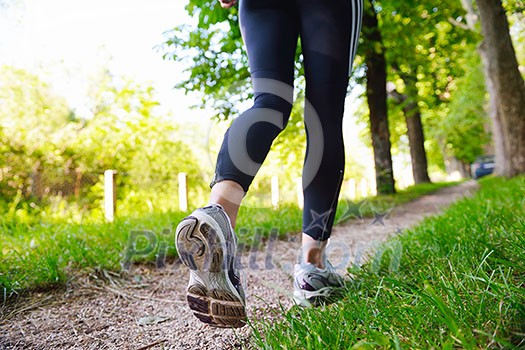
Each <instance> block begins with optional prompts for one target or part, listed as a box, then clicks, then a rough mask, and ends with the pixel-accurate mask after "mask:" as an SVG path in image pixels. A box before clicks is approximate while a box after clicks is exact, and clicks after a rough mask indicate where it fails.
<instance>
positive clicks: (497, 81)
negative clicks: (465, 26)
mask: <svg viewBox="0 0 525 350" xmlns="http://www.w3.org/2000/svg"><path fill="white" fill-rule="evenodd" d="M477 5H478V9H479V14H480V20H481V33H482V34H483V38H484V39H483V42H482V44H481V45H480V54H481V58H482V61H483V64H484V67H485V76H486V82H487V88H488V91H489V95H490V117H491V119H492V123H493V135H494V142H495V147H496V169H495V173H496V174H499V175H504V176H508V177H510V176H514V175H517V174H520V173H525V84H524V81H523V77H522V76H521V74H520V71H519V69H518V63H517V60H516V53H515V51H514V47H513V45H512V40H511V38H510V33H509V24H508V21H507V16H506V13H505V10H504V8H503V6H502V3H501V1H500V0H478V1H477Z"/></svg>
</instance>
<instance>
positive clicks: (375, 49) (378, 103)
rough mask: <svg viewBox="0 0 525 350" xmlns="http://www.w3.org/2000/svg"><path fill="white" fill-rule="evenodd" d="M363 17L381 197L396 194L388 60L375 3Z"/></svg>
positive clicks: (371, 121)
mask: <svg viewBox="0 0 525 350" xmlns="http://www.w3.org/2000/svg"><path fill="white" fill-rule="evenodd" d="M364 12H365V13H364V16H363V34H364V39H365V42H366V43H365V60H366V67H367V71H366V78H367V79H366V95H367V100H368V108H369V109H370V132H371V134H372V147H373V149H374V163H375V171H376V188H377V193H378V194H389V193H395V185H394V171H393V168H392V155H391V151H390V147H391V145H390V132H389V130H388V114H387V92H386V75H387V73H386V60H385V54H384V45H383V41H382V38H381V32H380V31H379V23H378V20H377V14H376V12H375V9H374V6H373V2H372V0H369V1H368V6H366V9H365V11H364Z"/></svg>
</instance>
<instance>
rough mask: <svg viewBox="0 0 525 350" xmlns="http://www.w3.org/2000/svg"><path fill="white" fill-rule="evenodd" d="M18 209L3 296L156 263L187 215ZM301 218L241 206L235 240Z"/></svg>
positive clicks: (287, 208)
mask: <svg viewBox="0 0 525 350" xmlns="http://www.w3.org/2000/svg"><path fill="white" fill-rule="evenodd" d="M447 185H450V184H432V185H418V186H414V187H412V188H410V189H408V190H406V191H403V192H400V193H399V194H398V195H396V196H383V197H377V198H370V199H367V200H366V201H365V202H362V203H360V204H359V209H362V210H361V211H362V213H363V215H371V214H372V210H371V208H375V209H376V210H379V209H377V208H380V209H381V210H384V208H390V207H392V206H394V205H396V204H399V203H401V202H406V201H408V200H411V199H414V198H416V197H418V196H421V195H423V194H426V193H429V192H432V191H435V190H437V189H438V188H441V187H443V186H447ZM349 205H354V204H349V202H346V201H343V203H341V204H340V208H339V214H338V219H339V220H340V219H342V216H343V215H342V214H343V213H344V211H345V210H346V209H347V208H348V206H349ZM24 213H25V214H24ZM22 214H24V217H25V219H24V220H20V215H19V216H18V217H17V218H16V219H8V217H7V216H4V217H3V218H0V294H4V295H6V296H7V295H11V294H14V293H17V292H18V291H23V290H30V289H33V290H34V289H40V290H46V289H50V288H55V287H57V286H60V285H64V284H65V283H66V282H67V280H68V279H69V278H70V277H71V276H72V275H74V274H76V273H79V272H82V271H86V270H88V271H94V270H111V271H119V270H121V266H122V264H123V263H124V264H128V265H129V264H131V263H134V262H148V263H155V264H157V265H159V264H162V263H163V262H164V261H165V258H166V257H176V251H175V247H174V225H176V223H178V222H179V221H180V220H181V219H182V218H183V217H184V216H186V215H187V213H182V212H173V213H166V214H155V215H147V216H144V217H137V218H119V219H118V220H116V222H114V223H112V224H107V223H96V222H89V221H87V220H86V221H85V222H83V223H81V224H75V223H71V222H60V221H58V222H57V221H56V220H53V221H50V220H46V219H45V218H44V219H42V218H39V217H37V216H31V215H30V213H29V212H28V213H26V212H25V211H24V212H23V213H22ZM343 219H344V218H343ZM301 221H302V211H301V210H300V209H299V208H298V207H297V206H294V205H283V206H281V207H280V208H278V209H276V210H274V209H271V208H249V207H243V208H241V211H240V214H239V220H238V224H237V232H238V236H239V242H240V243H242V244H244V246H245V247H250V246H251V245H253V244H254V243H260V242H261V240H262V239H263V238H265V237H268V236H269V235H270V234H272V232H274V233H275V234H277V235H279V236H280V237H283V236H284V235H285V234H287V233H297V232H300V231H301ZM258 237H260V238H261V239H258Z"/></svg>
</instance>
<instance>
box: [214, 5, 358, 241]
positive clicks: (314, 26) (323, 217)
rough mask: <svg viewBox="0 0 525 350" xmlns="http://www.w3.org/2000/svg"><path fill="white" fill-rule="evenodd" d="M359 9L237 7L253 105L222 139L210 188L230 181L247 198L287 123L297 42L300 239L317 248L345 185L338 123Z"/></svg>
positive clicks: (329, 7)
mask: <svg viewBox="0 0 525 350" xmlns="http://www.w3.org/2000/svg"><path fill="white" fill-rule="evenodd" d="M362 8H363V6H362V0H240V24H241V31H242V34H243V39H244V42H245V45H246V49H247V52H248V60H249V66H250V73H251V76H252V80H253V83H254V93H255V102H254V105H253V107H252V108H251V109H249V110H248V111H246V112H244V113H243V114H241V115H240V116H239V117H238V118H236V119H235V120H234V122H233V123H232V125H231V127H230V128H229V129H228V131H227V132H226V134H225V136H224V141H223V144H222V147H221V149H220V152H219V155H218V159H217V167H216V173H215V177H214V181H213V183H216V182H219V181H222V180H232V181H235V182H237V183H239V184H240V185H241V186H242V187H243V189H244V190H245V191H248V188H249V186H250V184H251V183H252V181H253V178H254V176H255V174H256V173H257V170H258V169H259V167H260V165H261V164H262V163H263V161H264V159H265V158H266V156H267V154H268V152H269V150H270V147H271V145H272V142H273V140H274V139H275V138H276V137H277V135H278V134H279V133H280V132H281V130H282V129H283V128H284V127H285V126H286V123H287V122H288V119H289V116H290V112H291V108H292V104H291V103H292V102H293V101H292V100H293V81H294V64H295V62H294V61H295V52H296V48H297V40H298V37H300V38H301V45H302V53H303V57H304V71H305V79H306V101H307V102H306V103H305V116H304V118H305V124H306V134H307V151H306V158H305V166H304V169H303V189H304V211H303V232H304V233H306V234H308V235H310V236H311V237H313V238H314V239H316V240H321V241H324V240H326V239H328V238H329V236H330V233H331V231H332V226H333V223H334V218H335V211H336V208H337V201H338V197H339V191H340V188H341V183H342V180H343V172H344V164H345V155H344V144H343V134H342V119H343V110H344V101H345V96H346V92H347V91H346V90H347V86H348V76H349V72H350V70H351V62H352V61H353V58H354V56H355V52H356V49H357V42H358V39H359V31H360V28H361V16H362ZM213 183H212V184H213Z"/></svg>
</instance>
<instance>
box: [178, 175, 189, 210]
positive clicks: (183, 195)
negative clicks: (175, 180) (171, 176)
mask: <svg viewBox="0 0 525 350" xmlns="http://www.w3.org/2000/svg"><path fill="white" fill-rule="evenodd" d="M179 209H180V210H181V211H187V210H188V187H187V185H186V173H179Z"/></svg>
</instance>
